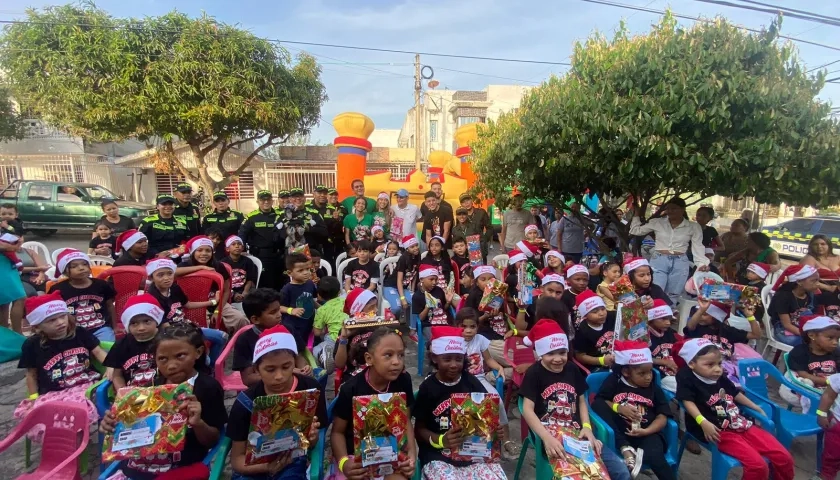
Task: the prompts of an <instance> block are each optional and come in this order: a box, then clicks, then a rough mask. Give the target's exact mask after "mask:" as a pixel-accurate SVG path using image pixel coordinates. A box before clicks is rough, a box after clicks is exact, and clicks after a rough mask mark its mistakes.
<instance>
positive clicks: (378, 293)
mask: <svg viewBox="0 0 840 480" xmlns="http://www.w3.org/2000/svg"><path fill="white" fill-rule="evenodd" d="M399 260H400V257H399V256H396V257H390V258H386V259H385V260H383V261H381V262H379V285H378V286H377V288H376V296H377V301H378V302H379V314H380V315H385V302H383V301H382V292H383V291H384V289H385V286H384V285H383V284H384V282H385V268H386V267H387V266H388V265H393V264H396V263H397V262H398V261H399Z"/></svg>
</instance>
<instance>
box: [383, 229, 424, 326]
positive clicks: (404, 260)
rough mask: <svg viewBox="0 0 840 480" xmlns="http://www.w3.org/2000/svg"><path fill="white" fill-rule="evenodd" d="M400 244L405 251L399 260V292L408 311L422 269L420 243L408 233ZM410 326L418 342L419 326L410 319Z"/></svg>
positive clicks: (402, 304) (405, 309) (403, 305)
mask: <svg viewBox="0 0 840 480" xmlns="http://www.w3.org/2000/svg"><path fill="white" fill-rule="evenodd" d="M400 246H401V247H402V248H403V249H405V252H404V253H403V254H402V256H400V259H399V260H398V261H397V293H398V294H399V296H400V297H399V298H400V307H402V311H404V312H408V311H409V309H408V307H409V306H410V305H411V299H412V298H413V292H414V287H415V283H416V280H417V272H418V270H420V244H419V242H418V241H417V237H416V236H414V235H406V236H405V237H403V239H402V243H401V245H400ZM386 291H387V289H386ZM389 303H390V302H389ZM408 328H409V329H410V333H409V337H410V338H411V339H412V340H413V341H415V342H416V341H417V331H416V330H417V327H416V326H415V325H414V323H413V322H411V321H409V325H408Z"/></svg>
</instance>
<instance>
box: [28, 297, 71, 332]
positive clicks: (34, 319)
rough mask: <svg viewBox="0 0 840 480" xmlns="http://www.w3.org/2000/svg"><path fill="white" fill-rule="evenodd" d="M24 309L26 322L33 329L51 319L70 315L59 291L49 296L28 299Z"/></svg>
mask: <svg viewBox="0 0 840 480" xmlns="http://www.w3.org/2000/svg"><path fill="white" fill-rule="evenodd" d="M23 307H24V309H25V310H26V321H27V322H29V325H31V326H33V327H34V326H36V325H40V324H41V323H43V322H44V320H47V319H48V318H50V317H54V316H56V315H60V314H62V313H68V310H67V303H65V302H64V300H62V298H61V295H60V294H59V293H58V291H55V292H53V293H50V294H48V295H41V296H35V297H28V298H27V299H26V302H24V304H23Z"/></svg>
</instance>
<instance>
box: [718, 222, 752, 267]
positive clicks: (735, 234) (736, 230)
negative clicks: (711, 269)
mask: <svg viewBox="0 0 840 480" xmlns="http://www.w3.org/2000/svg"><path fill="white" fill-rule="evenodd" d="M747 230H749V224H748V223H747V221H746V220H744V219H742V218H736V219H735V220H732V224H731V225H729V231H728V232H726V233H724V234H723V235H721V236H720V240H721V241H722V242H723V251H718V252H717V256H718V258H716V259H715V261H718V262H721V261H725V260H726V259H727V258H729V256H730V255H732V254H733V253H735V252H740V251H741V250H743V249H745V248H747Z"/></svg>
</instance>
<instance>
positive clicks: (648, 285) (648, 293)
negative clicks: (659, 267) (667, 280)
mask: <svg viewBox="0 0 840 480" xmlns="http://www.w3.org/2000/svg"><path fill="white" fill-rule="evenodd" d="M624 274H625V275H627V277H628V278H629V279H630V283H632V284H633V288H634V289H635V291H636V295H638V296H639V298H641V299H642V305H643V306H644V307H645V308H648V309H650V308H653V301H654V300H656V299H657V298H658V299H659V300H662V301H664V302H665V303H667V304H668V305H669V306H671V305H673V303H672V302H671V298H670V297H669V296H668V295H667V294H666V293H665V291H664V290H662V287H660V286H659V285H657V284H655V283H653V269H652V268H650V264H649V263H648V261H647V260H645V259H644V258H633V259H631V260H629V261H628V262H626V263H625V264H624Z"/></svg>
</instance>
